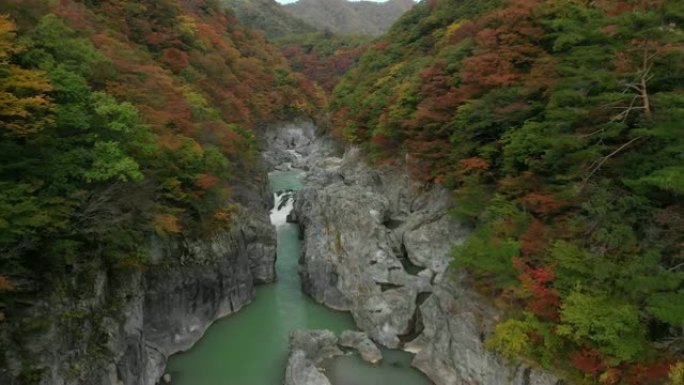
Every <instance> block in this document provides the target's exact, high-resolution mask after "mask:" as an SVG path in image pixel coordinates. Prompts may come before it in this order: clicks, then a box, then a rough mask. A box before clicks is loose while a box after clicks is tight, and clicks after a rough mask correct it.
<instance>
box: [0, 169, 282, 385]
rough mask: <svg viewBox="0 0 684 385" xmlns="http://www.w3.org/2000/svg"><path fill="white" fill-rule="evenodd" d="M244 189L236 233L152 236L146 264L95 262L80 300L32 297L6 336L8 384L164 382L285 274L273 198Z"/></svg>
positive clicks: (1, 376) (0, 379) (3, 377)
mask: <svg viewBox="0 0 684 385" xmlns="http://www.w3.org/2000/svg"><path fill="white" fill-rule="evenodd" d="M255 179H259V178H255ZM260 179H261V180H262V181H265V180H266V178H265V176H264V177H263V178H260ZM235 193H236V194H237V197H236V198H237V200H238V201H240V202H241V203H242V205H243V210H242V213H241V214H240V218H239V219H238V220H237V221H236V223H237V224H236V225H235V226H234V227H233V228H232V230H230V231H228V232H218V233H216V234H214V235H212V236H210V237H206V238H203V239H188V238H184V237H172V238H160V237H156V236H155V237H152V238H151V239H150V241H149V247H148V254H149V258H150V264H149V266H148V267H147V268H146V269H145V270H141V269H138V270H132V271H128V272H126V273H122V272H120V271H118V272H114V271H113V270H111V269H108V267H106V266H104V264H103V263H102V261H93V265H92V266H90V269H91V270H92V271H91V278H92V279H87V280H86V279H84V280H83V282H75V284H77V285H79V288H80V289H79V292H80V293H82V295H81V296H80V297H79V298H71V297H68V296H65V295H64V293H53V295H51V296H50V297H49V298H47V299H45V300H42V301H40V302H38V303H31V304H30V306H28V307H27V308H26V309H25V310H23V314H24V318H23V319H24V321H23V322H22V323H21V324H19V325H17V326H16V328H15V329H14V330H5V331H4V335H3V336H0V337H1V338H2V339H1V340H2V350H3V351H4V357H5V359H4V362H3V363H4V365H2V367H3V368H4V369H2V370H0V383H2V384H8V385H15V384H21V385H25V384H41V385H53V384H54V385H57V384H59V385H62V384H92V385H122V384H123V385H153V384H155V383H156V382H157V381H158V380H159V379H160V377H161V376H162V374H163V371H164V367H165V364H166V359H167V358H168V357H169V356H170V355H171V354H173V353H176V352H179V351H183V350H186V349H189V348H190V347H191V346H192V345H193V344H194V343H195V342H196V341H197V340H199V338H200V337H201V336H202V335H203V333H204V331H205V330H206V329H207V327H209V325H210V324H211V323H212V322H213V321H214V320H216V319H217V318H220V317H222V316H225V315H227V314H230V313H233V312H236V311H238V310H239V309H240V308H242V307H243V306H245V305H246V304H248V303H250V302H251V301H252V299H253V298H254V295H255V289H254V285H255V283H263V282H271V281H273V280H274V279H275V271H274V261H275V246H276V244H275V242H276V240H275V233H274V230H273V227H272V226H271V225H270V222H269V218H268V208H269V205H270V202H271V196H270V194H268V193H266V186H265V185H257V184H253V185H247V186H243V187H242V189H241V191H236V192H235ZM81 278H82V277H81V275H78V276H76V275H75V276H74V281H77V280H79V279H81ZM27 305H28V304H27ZM10 336H12V337H10ZM27 362H30V367H31V369H27V368H28V367H29V366H28V365H27Z"/></svg>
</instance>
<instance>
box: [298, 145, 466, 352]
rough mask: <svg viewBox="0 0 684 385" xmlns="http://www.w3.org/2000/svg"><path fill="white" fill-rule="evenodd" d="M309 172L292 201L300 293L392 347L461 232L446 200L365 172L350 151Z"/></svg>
mask: <svg viewBox="0 0 684 385" xmlns="http://www.w3.org/2000/svg"><path fill="white" fill-rule="evenodd" d="M310 167H311V170H312V171H311V172H310V173H309V174H308V175H307V176H306V178H305V180H304V182H305V188H304V189H303V190H302V191H300V192H299V194H298V195H297V199H296V203H295V211H296V213H297V218H299V221H300V224H301V226H302V228H303V229H304V256H303V264H302V268H301V275H302V280H303V285H304V290H305V291H306V292H307V293H309V294H310V295H311V296H312V297H313V298H315V299H316V300H317V301H318V302H321V303H323V304H325V305H327V306H329V307H332V308H335V309H339V310H348V311H350V312H351V313H352V315H353V316H354V320H355V321H356V323H357V324H358V326H359V327H360V328H361V329H362V330H365V331H366V332H367V333H368V334H369V336H370V337H371V338H373V339H374V340H375V341H377V342H379V343H381V344H382V345H384V346H387V347H390V348H397V347H400V345H401V338H400V337H402V336H405V335H409V334H411V333H414V332H415V313H416V306H417V300H418V298H419V294H421V293H429V292H430V291H431V290H432V284H431V282H432V280H433V279H435V277H437V276H440V275H441V274H442V273H443V272H444V269H445V268H446V266H447V265H448V261H449V259H450V257H449V255H450V253H449V249H450V247H451V242H457V241H458V240H459V239H460V238H461V237H463V236H464V235H465V234H466V231H465V229H463V228H461V227H460V226H459V225H458V224H457V223H456V222H455V221H453V220H452V219H451V217H449V216H448V213H447V209H448V207H449V204H450V202H449V195H448V194H446V193H445V192H442V191H438V190H435V191H429V192H422V191H421V190H420V188H419V187H420V186H417V185H416V184H415V183H414V182H412V181H411V180H410V179H409V178H408V176H407V175H406V174H401V173H397V172H395V171H392V170H389V169H385V170H383V169H379V170H372V169H370V168H368V167H366V166H364V164H363V161H362V160H361V159H359V156H358V154H357V153H356V152H355V151H352V152H349V153H347V154H346V155H345V158H344V159H334V158H332V159H331V158H328V159H320V160H315V161H314V162H313V164H311V165H310ZM433 234H449V237H447V238H444V239H443V240H441V241H437V240H435V239H434V238H433V237H432V235H433ZM414 265H415V266H414ZM411 267H413V269H412V268H411ZM412 270H421V271H420V273H419V274H417V273H416V274H411V273H410V272H411V271H412Z"/></svg>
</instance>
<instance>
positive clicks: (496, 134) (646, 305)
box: [331, 0, 684, 384]
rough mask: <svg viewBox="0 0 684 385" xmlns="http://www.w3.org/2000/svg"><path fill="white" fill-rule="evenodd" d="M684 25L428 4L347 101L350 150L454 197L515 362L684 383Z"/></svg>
mask: <svg viewBox="0 0 684 385" xmlns="http://www.w3.org/2000/svg"><path fill="white" fill-rule="evenodd" d="M683 24H684V3H682V2H681V1H672V0H640V1H622V0H618V1H612V0H605V1H595V2H582V1H573V0H563V1H550V0H548V1H547V0H511V1H488V2H481V1H471V0H460V1H453V0H426V1H423V2H421V3H420V4H419V5H417V6H416V7H415V8H414V9H413V10H412V11H409V13H408V14H406V15H405V16H403V17H402V18H401V19H400V20H399V21H398V22H397V23H396V24H395V25H394V26H393V27H392V29H391V30H390V32H389V33H388V34H387V35H385V36H383V37H381V38H379V39H378V40H377V41H375V42H374V43H373V44H372V45H371V47H370V48H369V49H368V51H367V52H366V54H365V55H364V56H363V57H362V58H361V61H360V64H359V65H358V66H357V67H356V68H354V69H352V70H351V71H350V72H349V73H348V74H347V75H346V76H345V77H344V78H343V80H342V81H341V83H340V84H338V85H337V87H336V88H335V90H334V92H333V96H332V101H331V110H332V112H333V114H334V116H335V127H334V133H335V135H336V136H337V137H339V138H341V139H342V140H344V141H346V142H347V143H349V144H354V145H358V146H360V147H362V148H363V149H365V150H366V151H367V152H368V153H369V154H371V157H372V159H373V161H374V162H376V163H378V164H399V165H404V166H406V167H408V168H410V169H411V170H412V172H413V174H414V175H415V177H416V178H421V179H422V180H423V181H424V182H425V183H426V185H429V184H441V185H444V186H446V187H448V188H449V189H451V190H453V191H454V196H455V202H456V203H455V207H454V208H453V213H454V215H456V216H458V217H459V218H460V219H461V220H462V221H464V222H465V223H469V224H470V225H471V226H472V227H473V229H474V230H473V233H472V234H471V235H470V236H469V238H468V239H467V240H466V241H465V243H464V244H463V245H460V246H457V247H455V249H454V252H453V258H454V260H453V265H454V267H456V268H465V269H467V270H468V271H469V272H470V275H469V280H470V283H471V284H472V285H473V286H474V287H476V288H477V290H478V291H480V292H481V293H484V294H486V295H487V296H488V297H489V298H491V300H492V302H493V303H494V304H495V305H496V306H497V307H499V308H500V309H501V310H502V311H503V312H504V314H505V315H506V317H505V319H504V320H502V322H500V323H499V324H498V325H497V326H496V329H495V332H494V334H493V335H492V336H491V337H489V338H488V340H487V341H486V343H487V346H489V347H490V348H491V349H493V350H495V351H498V352H499V353H500V354H502V355H503V356H506V357H508V358H509V359H511V360H514V361H516V360H517V361H519V362H534V363H536V364H537V365H541V366H543V367H546V368H552V369H553V370H555V371H558V372H561V373H565V374H566V375H567V376H569V377H570V378H574V379H575V380H577V381H578V382H581V381H587V382H592V383H593V382H601V383H604V384H617V383H625V384H648V383H661V382H663V381H667V379H668V376H670V377H671V381H672V383H676V384H681V383H682V378H683V375H682V372H684V365H682V364H681V359H682V356H683V355H684V254H683V250H684V248H683V247H682V246H683V245H684V206H683V205H682V203H683V202H684V184H682V183H683V182H684V126H683V125H682V122H684V30H683V29H682V25H683ZM676 362H680V363H679V364H677V365H675V363H676Z"/></svg>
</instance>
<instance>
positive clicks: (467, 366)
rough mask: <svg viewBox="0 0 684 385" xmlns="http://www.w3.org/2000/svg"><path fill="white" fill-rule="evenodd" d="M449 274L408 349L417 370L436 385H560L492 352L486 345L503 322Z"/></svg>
mask: <svg viewBox="0 0 684 385" xmlns="http://www.w3.org/2000/svg"><path fill="white" fill-rule="evenodd" d="M462 278H463V277H462V276H459V274H457V273H450V276H449V279H445V280H443V281H441V282H440V283H439V284H437V285H436V286H435V288H434V291H433V294H432V295H431V296H430V297H429V298H428V299H427V300H426V301H425V302H424V303H423V304H422V305H421V307H420V314H421V319H422V324H423V332H422V333H421V334H420V336H419V337H418V338H416V339H415V340H413V341H411V342H409V343H408V344H406V346H405V349H406V350H408V351H413V352H416V353H417V354H416V356H415V358H414V360H413V366H415V367H417V368H418V369H420V370H421V371H422V372H424V373H425V374H427V375H428V377H430V379H432V380H433V382H434V383H435V384H436V385H457V384H488V385H553V384H557V383H561V382H560V381H559V379H558V378H556V377H554V376H553V375H551V374H549V373H548V372H545V371H542V370H539V369H535V368H532V367H529V366H527V365H515V364H512V363H511V362H508V361H506V360H504V359H502V358H501V357H499V356H497V355H496V354H494V353H492V352H491V351H488V350H485V348H484V343H483V342H484V340H485V339H486V338H487V335H488V334H489V333H490V332H491V330H492V328H493V327H494V325H495V324H496V322H497V321H498V320H499V317H500V315H499V313H498V312H497V311H496V309H494V308H493V307H492V306H490V305H488V301H486V300H485V299H484V298H481V297H480V296H479V295H478V294H476V293H474V292H473V291H472V290H470V289H469V288H467V287H466V286H465V285H463V284H462V283H460V280H461V279H462Z"/></svg>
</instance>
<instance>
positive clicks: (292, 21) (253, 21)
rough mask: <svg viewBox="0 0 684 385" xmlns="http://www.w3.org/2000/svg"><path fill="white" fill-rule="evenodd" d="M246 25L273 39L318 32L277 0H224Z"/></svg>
mask: <svg viewBox="0 0 684 385" xmlns="http://www.w3.org/2000/svg"><path fill="white" fill-rule="evenodd" d="M223 3H224V4H225V5H226V6H228V7H229V8H231V9H232V10H233V11H234V12H235V16H236V17H237V18H238V20H240V22H241V23H243V24H244V25H247V26H249V27H250V28H253V29H257V30H261V31H263V32H264V33H265V34H266V36H267V37H268V38H269V39H271V40H273V39H277V38H281V37H284V36H288V35H294V34H302V33H312V32H316V28H314V27H312V26H310V25H308V24H307V23H306V22H304V21H302V20H300V19H298V18H296V17H293V16H292V15H290V14H289V13H288V12H286V11H285V9H284V8H283V6H282V5H280V4H278V3H277V2H276V1H275V0H223Z"/></svg>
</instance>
